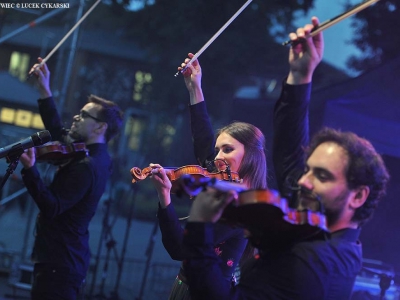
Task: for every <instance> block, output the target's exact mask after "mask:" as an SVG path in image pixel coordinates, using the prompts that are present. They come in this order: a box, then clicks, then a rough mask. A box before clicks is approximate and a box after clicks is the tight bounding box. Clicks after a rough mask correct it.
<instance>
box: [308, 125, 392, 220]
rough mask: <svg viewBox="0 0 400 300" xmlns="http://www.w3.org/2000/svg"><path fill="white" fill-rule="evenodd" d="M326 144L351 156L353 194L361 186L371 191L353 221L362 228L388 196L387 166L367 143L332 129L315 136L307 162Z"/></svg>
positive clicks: (349, 169) (349, 177)
mask: <svg viewBox="0 0 400 300" xmlns="http://www.w3.org/2000/svg"><path fill="white" fill-rule="evenodd" d="M325 142H333V143H335V144H337V145H339V146H341V147H342V148H343V149H344V150H345V152H346V153H347V155H348V159H349V160H348V165H347V166H346V181H347V187H348V188H349V189H350V190H352V189H355V188H357V187H360V186H368V187H369V195H368V198H367V200H366V201H365V203H364V204H363V205H362V206H361V207H359V208H357V209H356V211H355V213H354V216H353V218H352V221H354V222H357V223H358V224H359V226H361V225H363V224H364V223H365V222H366V221H368V220H369V219H370V218H371V217H372V215H373V212H374V211H375V209H376V207H377V206H378V204H379V202H380V200H381V199H382V198H383V196H384V195H385V194H386V187H387V183H388V181H389V178H390V176H389V173H388V171H387V169H386V166H385V163H384V161H383V159H382V157H381V156H380V155H379V154H378V153H377V152H376V150H375V148H374V147H373V146H372V144H371V143H370V142H369V141H368V140H366V139H364V138H361V137H359V136H357V135H356V134H354V133H352V132H342V131H340V130H335V129H332V128H324V129H322V130H320V131H319V132H318V133H317V134H316V135H314V137H313V138H312V140H311V143H310V145H309V147H308V148H307V149H306V158H307V159H308V158H309V157H310V156H311V154H312V153H313V152H314V150H315V149H316V148H317V147H318V146H319V145H320V144H322V143H325Z"/></svg>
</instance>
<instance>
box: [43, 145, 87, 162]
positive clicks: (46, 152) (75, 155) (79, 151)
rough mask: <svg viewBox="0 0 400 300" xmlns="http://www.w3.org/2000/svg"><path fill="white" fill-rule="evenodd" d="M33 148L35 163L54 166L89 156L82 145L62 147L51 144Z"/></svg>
mask: <svg viewBox="0 0 400 300" xmlns="http://www.w3.org/2000/svg"><path fill="white" fill-rule="evenodd" d="M35 148H36V161H37V162H48V163H52V164H55V165H59V164H62V163H64V162H66V161H68V160H70V159H80V158H84V157H85V156H88V155H89V151H88V150H87V148H86V145H85V144H84V143H71V144H68V145H64V144H60V143H58V142H53V143H47V144H45V145H43V146H37V147H35Z"/></svg>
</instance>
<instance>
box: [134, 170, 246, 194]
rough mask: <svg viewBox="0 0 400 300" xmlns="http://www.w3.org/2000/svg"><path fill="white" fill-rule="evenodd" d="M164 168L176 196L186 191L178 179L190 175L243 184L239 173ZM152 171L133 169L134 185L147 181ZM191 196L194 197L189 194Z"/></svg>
mask: <svg viewBox="0 0 400 300" xmlns="http://www.w3.org/2000/svg"><path fill="white" fill-rule="evenodd" d="M163 168H164V169H165V173H166V174H167V177H168V178H169V180H170V181H171V183H172V188H171V194H176V193H177V192H178V193H179V192H180V191H182V190H184V189H183V187H182V186H181V181H179V180H178V179H180V178H181V177H182V176H185V175H190V176H192V178H196V179H198V180H200V179H201V178H215V179H216V180H225V181H233V182H237V183H239V182H241V179H240V178H239V174H238V173H237V172H227V171H219V172H215V173H210V172H208V171H207V169H205V168H202V167H201V166H197V165H188V166H183V167H179V168H170V167H163ZM151 170H152V168H151V167H147V168H144V169H140V168H138V167H133V168H132V169H131V171H130V172H131V175H132V177H133V179H132V183H136V182H138V181H141V180H144V179H146V178H147V177H148V176H150V175H151ZM189 196H192V195H190V194H189Z"/></svg>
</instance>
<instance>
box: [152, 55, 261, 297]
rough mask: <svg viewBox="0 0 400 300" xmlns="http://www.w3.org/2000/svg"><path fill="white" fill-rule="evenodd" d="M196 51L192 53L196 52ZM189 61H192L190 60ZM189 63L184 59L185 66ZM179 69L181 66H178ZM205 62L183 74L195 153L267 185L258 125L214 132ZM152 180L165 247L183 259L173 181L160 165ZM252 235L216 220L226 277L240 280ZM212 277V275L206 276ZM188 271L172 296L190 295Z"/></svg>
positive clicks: (251, 184)
mask: <svg viewBox="0 0 400 300" xmlns="http://www.w3.org/2000/svg"><path fill="white" fill-rule="evenodd" d="M191 56H192V54H189V57H191ZM186 62H187V60H186ZM184 66H185V64H182V67H184ZM179 69H180V68H179ZM201 75H202V74H201V67H200V64H199V63H198V61H196V62H194V63H193V64H192V65H191V66H190V68H188V69H187V70H186V71H185V72H184V73H183V76H184V80H185V83H186V86H187V88H188V91H189V94H190V104H191V105H190V113H191V130H192V136H193V142H194V150H195V155H196V158H197V160H198V162H199V163H200V164H201V165H202V166H203V167H207V169H208V170H209V171H218V170H222V171H227V172H229V171H231V172H238V173H239V177H240V178H241V179H243V183H244V184H245V185H246V186H247V187H248V188H266V187H267V166H266V157H265V151H264V144H265V138H264V135H263V134H262V132H261V131H260V130H259V129H258V128H257V127H255V126H253V125H251V124H248V123H243V122H234V123H231V124H229V125H227V126H225V127H223V128H221V129H220V130H218V131H217V135H216V141H215V142H214V132H213V129H212V126H211V123H210V120H209V117H208V114H207V109H206V105H205V102H204V97H203V92H202V89H201ZM150 166H151V167H152V168H153V170H152V173H153V176H152V180H153V182H154V185H155V187H156V190H157V193H158V198H159V201H160V202H159V209H158V214H157V216H158V218H159V224H160V229H161V233H162V241H163V244H164V247H165V248H166V250H167V251H168V253H169V254H170V256H171V258H172V259H175V260H184V259H185V258H186V256H185V253H184V252H183V247H182V240H183V229H182V227H181V223H180V222H179V219H178V217H177V215H176V213H175V210H174V207H173V204H172V203H171V197H170V190H171V182H170V180H169V179H168V177H167V176H166V172H165V169H163V168H162V166H160V165H158V164H151V165H150ZM246 244H247V240H246V239H245V238H244V236H243V230H242V229H241V228H233V227H231V226H229V225H226V224H216V226H215V238H214V240H213V245H214V251H215V253H217V255H218V257H219V259H220V260H221V266H222V272H223V276H224V279H225V280H226V281H227V282H231V283H232V281H233V280H235V278H234V272H235V267H236V266H237V265H238V262H239V260H240V258H241V256H242V254H243V251H244V250H245V247H246ZM204 280H207V278H204ZM186 282H187V281H186V275H185V270H184V267H183V265H182V267H181V270H180V272H179V274H178V276H177V278H176V280H175V283H174V286H173V289H172V292H171V295H170V298H169V299H177V300H184V299H190V296H189V290H188V289H189V287H188V286H187V283H186Z"/></svg>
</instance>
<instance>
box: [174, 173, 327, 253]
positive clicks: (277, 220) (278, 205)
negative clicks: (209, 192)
mask: <svg viewBox="0 0 400 300" xmlns="http://www.w3.org/2000/svg"><path fill="white" fill-rule="evenodd" d="M182 180H183V183H182V184H183V185H189V188H187V189H190V191H191V192H192V196H195V195H197V194H198V193H200V192H201V191H202V190H203V189H201V188H197V189H196V188H195V187H196V185H197V187H199V186H203V187H204V186H212V187H213V188H215V189H217V190H219V191H221V192H228V191H229V190H234V191H236V192H237V193H238V201H237V204H236V205H233V204H230V205H228V206H227V207H226V208H225V210H224V212H223V214H222V216H221V219H220V220H221V221H223V222H226V223H229V224H233V225H237V226H241V227H244V228H246V229H248V230H249V231H250V232H251V240H252V243H253V244H254V246H256V247H259V248H260V249H271V248H274V247H275V248H282V247H285V246H288V245H290V244H292V243H294V242H297V241H300V240H304V239H307V238H311V237H316V236H322V235H323V234H325V233H328V232H329V230H328V226H327V220H326V216H325V215H324V214H322V213H320V212H317V211H311V210H298V209H294V208H290V207H289V204H288V202H287V200H286V199H285V198H281V197H280V196H279V193H278V192H276V191H273V190H267V189H246V188H244V187H243V185H240V184H237V183H231V182H217V181H215V180H212V179H210V180H208V182H207V181H205V180H202V181H201V182H200V181H197V182H196V179H193V178H192V179H190V180H189V179H187V178H182ZM265 241H273V242H272V244H269V245H263V244H262V243H264V242H265Z"/></svg>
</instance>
